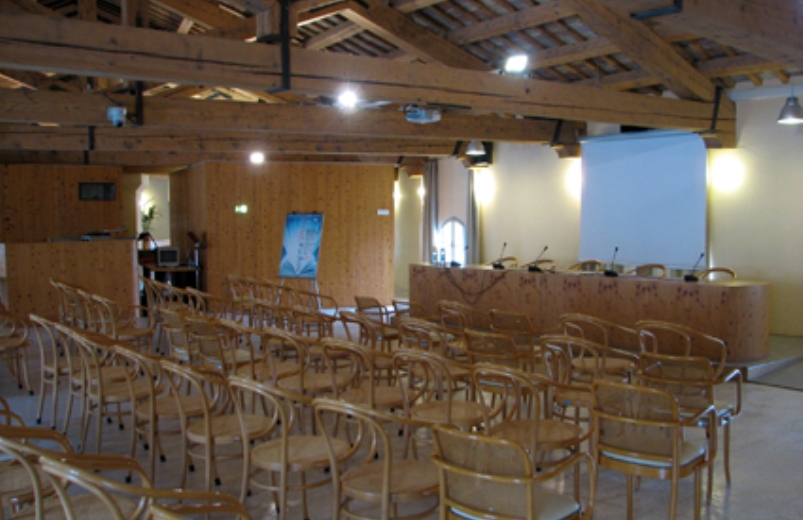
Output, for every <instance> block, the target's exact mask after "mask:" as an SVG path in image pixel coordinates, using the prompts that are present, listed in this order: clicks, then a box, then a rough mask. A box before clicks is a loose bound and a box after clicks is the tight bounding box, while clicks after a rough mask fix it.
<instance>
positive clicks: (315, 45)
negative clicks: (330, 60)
mask: <svg viewBox="0 0 803 520" xmlns="http://www.w3.org/2000/svg"><path fill="white" fill-rule="evenodd" d="M362 31H363V28H362V27H360V26H359V25H357V24H355V23H352V22H341V23H339V24H338V25H337V26H336V27H333V28H332V29H329V30H327V31H323V32H321V33H320V34H316V35H315V36H313V37H312V38H310V39H308V40H307V41H305V42H304V48H305V49H309V50H312V51H316V50H321V49H325V48H327V47H329V46H330V45H334V44H336V43H337V42H339V41H342V40H347V39H349V38H351V37H352V36H354V35H355V34H360V33H361V32H362Z"/></svg>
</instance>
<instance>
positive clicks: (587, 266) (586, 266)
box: [569, 260, 605, 273]
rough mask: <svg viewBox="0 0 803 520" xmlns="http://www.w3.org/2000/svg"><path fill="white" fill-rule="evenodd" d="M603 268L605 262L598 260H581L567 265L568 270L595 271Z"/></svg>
mask: <svg viewBox="0 0 803 520" xmlns="http://www.w3.org/2000/svg"><path fill="white" fill-rule="evenodd" d="M603 270H605V264H604V263H603V262H601V261H599V260H581V261H579V262H577V263H576V264H572V265H570V266H569V271H583V272H591V273H596V272H599V271H603Z"/></svg>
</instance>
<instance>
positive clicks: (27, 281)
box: [6, 240, 137, 318]
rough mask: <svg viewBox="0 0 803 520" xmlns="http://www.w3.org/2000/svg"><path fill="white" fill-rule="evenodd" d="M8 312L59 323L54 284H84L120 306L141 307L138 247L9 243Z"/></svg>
mask: <svg viewBox="0 0 803 520" xmlns="http://www.w3.org/2000/svg"><path fill="white" fill-rule="evenodd" d="M6 263H7V274H8V276H7V278H6V285H7V286H6V290H7V295H8V296H7V297H8V307H9V309H11V310H12V311H13V312H16V313H19V314H23V315H25V314H29V313H31V312H35V313H37V314H41V315H43V316H46V317H50V318H57V311H58V301H57V298H56V293H55V290H54V289H53V287H52V286H51V285H50V279H51V278H54V279H58V280H61V281H64V282H67V283H71V284H76V285H80V286H82V287H84V288H86V289H87V290H89V291H91V292H94V293H97V294H101V295H103V296H106V297H108V298H111V299H113V300H116V301H120V302H125V303H136V302H137V298H136V294H137V284H136V270H135V266H136V243H135V241H133V240H110V241H97V242H80V241H75V242H50V243H49V242H37V243H10V244H6Z"/></svg>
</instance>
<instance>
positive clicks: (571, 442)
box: [472, 363, 591, 500]
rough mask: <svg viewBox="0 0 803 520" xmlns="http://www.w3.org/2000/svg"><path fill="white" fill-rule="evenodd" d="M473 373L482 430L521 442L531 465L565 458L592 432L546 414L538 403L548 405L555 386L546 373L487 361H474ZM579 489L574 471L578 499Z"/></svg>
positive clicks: (578, 482)
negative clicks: (481, 409)
mask: <svg viewBox="0 0 803 520" xmlns="http://www.w3.org/2000/svg"><path fill="white" fill-rule="evenodd" d="M472 376H473V379H474V387H475V388H476V391H477V395H478V396H479V401H480V402H481V403H482V405H483V416H484V419H483V429H482V431H484V432H486V434H488V435H492V436H494V437H498V438H502V439H508V440H513V441H516V442H518V443H520V444H521V445H522V447H524V449H525V450H526V451H527V453H528V455H529V456H530V459H531V461H532V464H533V467H534V468H539V469H540V468H543V467H546V466H554V465H556V464H560V463H562V462H564V461H566V460H567V459H568V458H570V457H571V456H573V455H574V454H576V453H579V452H580V446H581V444H582V443H583V442H585V441H586V440H588V438H589V437H590V436H591V432H590V431H589V430H583V428H581V427H580V426H578V425H577V424H573V423H570V422H568V421H563V420H560V419H554V418H551V417H547V416H545V413H544V412H546V410H543V409H542V406H541V403H542V402H543V403H545V404H546V405H547V406H548V405H549V399H548V396H549V393H550V392H551V391H553V390H554V387H553V386H552V384H551V383H550V381H549V380H548V379H547V378H546V377H543V376H540V375H538V374H532V373H528V372H524V371H521V370H518V369H516V368H512V367H506V366H501V365H493V364H490V363H480V364H478V365H474V367H473V370H472ZM575 469H576V470H577V469H578V468H577V467H575ZM579 493H580V473H579V471H575V498H576V499H577V500H579V499H580V495H579Z"/></svg>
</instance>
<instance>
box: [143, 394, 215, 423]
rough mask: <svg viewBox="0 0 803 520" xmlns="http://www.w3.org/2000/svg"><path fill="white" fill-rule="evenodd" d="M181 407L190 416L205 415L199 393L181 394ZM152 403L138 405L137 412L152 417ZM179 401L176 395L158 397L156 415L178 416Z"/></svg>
mask: <svg viewBox="0 0 803 520" xmlns="http://www.w3.org/2000/svg"><path fill="white" fill-rule="evenodd" d="M178 398H179V399H180V400H181V407H182V408H183V409H184V413H185V414H186V415H187V416H188V417H197V416H199V415H203V412H204V401H203V399H201V397H200V396H197V395H180V396H179V397H178ZM150 412H151V403H149V402H144V403H142V404H141V405H139V406H137V408H136V414H137V417H139V418H146V417H150ZM178 412H179V411H178V403H176V398H175V396H172V395H166V396H162V397H159V398H157V399H156V415H158V416H159V417H170V418H172V417H176V418H177V417H178V416H179V413H178Z"/></svg>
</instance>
